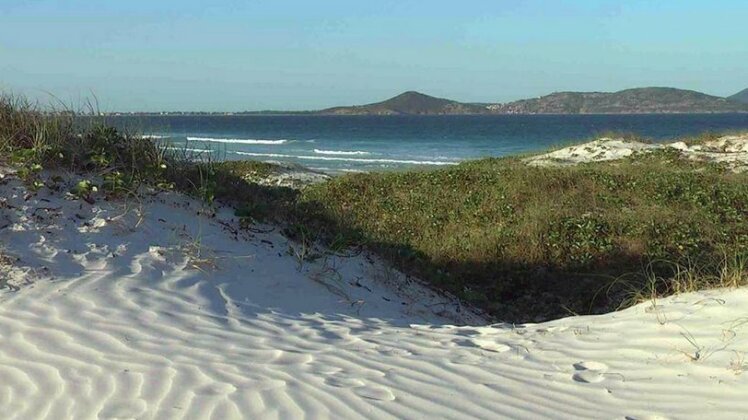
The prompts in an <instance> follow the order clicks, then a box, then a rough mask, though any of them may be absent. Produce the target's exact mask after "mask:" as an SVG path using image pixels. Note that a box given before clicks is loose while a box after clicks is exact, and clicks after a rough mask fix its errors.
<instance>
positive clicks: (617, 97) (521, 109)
mask: <svg viewBox="0 0 748 420" xmlns="http://www.w3.org/2000/svg"><path fill="white" fill-rule="evenodd" d="M488 108H489V109H490V110H491V111H492V113H497V114H660V113H662V114H668V113H681V114H684V113H727V112H748V105H745V104H741V103H737V102H734V101H730V100H727V99H725V98H720V97H717V96H711V95H707V94H704V93H700V92H695V91H692V90H683V89H675V88H663V87H649V88H637V89H627V90H622V91H620V92H614V93H608V92H557V93H552V94H550V95H546V96H543V97H540V98H535V99H524V100H520V101H516V102H510V103H505V104H496V105H489V106H488Z"/></svg>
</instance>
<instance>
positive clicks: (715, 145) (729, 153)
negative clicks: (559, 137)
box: [524, 135, 748, 171]
mask: <svg viewBox="0 0 748 420" xmlns="http://www.w3.org/2000/svg"><path fill="white" fill-rule="evenodd" d="M663 148H673V149H676V150H679V151H680V152H681V153H682V154H683V156H685V157H687V158H689V159H693V160H699V161H704V162H720V163H726V164H727V165H728V166H729V167H731V168H732V169H733V170H735V171H745V170H748V135H737V136H723V137H720V138H719V139H716V140H713V141H708V142H705V143H704V144H701V145H693V146H689V145H687V144H686V143H685V142H682V141H681V142H675V143H669V144H647V143H641V142H637V141H630V140H624V139H615V138H607V137H604V138H601V139H598V140H595V141H591V142H589V143H584V144H579V145H575V146H570V147H566V148H563V149H559V150H555V151H553V152H550V153H544V154H541V155H536V156H531V157H529V158H526V159H524V161H525V162H526V163H527V164H528V165H533V166H565V165H576V164H580V163H589V162H603V161H611V160H619V159H623V158H626V157H629V156H632V155H634V154H635V153H647V152H648V151H652V150H658V149H663Z"/></svg>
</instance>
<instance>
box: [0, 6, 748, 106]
mask: <svg viewBox="0 0 748 420" xmlns="http://www.w3.org/2000/svg"><path fill="white" fill-rule="evenodd" d="M747 17H748V1H745V0H710V1H702V0H699V1H695V0H660V1H651V0H647V1H640V0H626V1H604V0H597V1H594V0H568V1H563V0H555V1H554V0H545V1H540V0H524V1H521V0H485V1H481V0H462V1H454V0H448V1H447V0H421V1H414V0H376V1H371V0H366V1H356V0H317V1H310V0H265V1H260V0H244V1H239V0H223V1H221V0H216V1H211V2H207V1H202V0H200V1H198V0H180V1H171V0H159V1H155V0H128V1H114V0H98V1H91V0H1V1H0V90H2V91H4V92H13V93H20V94H24V95H26V96H29V97H31V98H34V99H38V100H40V101H42V102H45V101H46V102H49V101H62V102H65V103H67V104H74V103H76V102H79V101H84V100H86V98H91V97H93V96H95V98H96V99H97V100H98V103H99V107H100V109H101V110H102V111H180V110H181V111H197V110H203V111H242V110H265V109H276V110H303V109H320V108H325V107H329V106H335V105H349V104H362V103H370V102H376V101H380V100H383V99H386V98H388V97H391V96H394V95H396V94H398V93H400V92H403V91H406V90H417V91H421V92H424V93H427V94H430V95H434V96H439V97H446V98H450V99H455V100H460V101H465V102H505V101H510V100H515V99H521V98H527V97H537V96H541V95H545V94H548V93H551V92H556V91H616V90H621V89H626V88H631V87H643V86H672V87H678V88H684V89H693V90H698V91H702V92H705V93H709V94H713V95H718V96H726V95H731V94H734V93H736V92H738V91H740V90H742V89H744V88H747V87H748V22H746V20H747V19H746V18H747Z"/></svg>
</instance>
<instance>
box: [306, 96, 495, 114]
mask: <svg viewBox="0 0 748 420" xmlns="http://www.w3.org/2000/svg"><path fill="white" fill-rule="evenodd" d="M487 112H488V110H487V109H486V107H485V106H481V105H474V104H466V103H461V102H457V101H452V100H449V99H443V98H435V97H433V96H429V95H424V94H423V93H419V92H414V91H410V92H405V93H403V94H400V95H398V96H395V97H394V98H391V99H388V100H386V101H383V102H377V103H373V104H368V105H359V106H340V107H335V108H328V109H324V110H322V111H319V113H321V114H331V115H464V114H486V113H487Z"/></svg>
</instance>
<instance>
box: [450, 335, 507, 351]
mask: <svg viewBox="0 0 748 420" xmlns="http://www.w3.org/2000/svg"><path fill="white" fill-rule="evenodd" d="M455 343H456V344H457V345H460V346H463V347H477V348H479V349H483V350H487V351H492V352H495V353H503V352H505V351H509V350H511V349H512V348H511V347H509V346H507V345H506V344H502V343H499V342H496V341H494V340H490V339H486V338H469V339H464V340H455Z"/></svg>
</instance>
